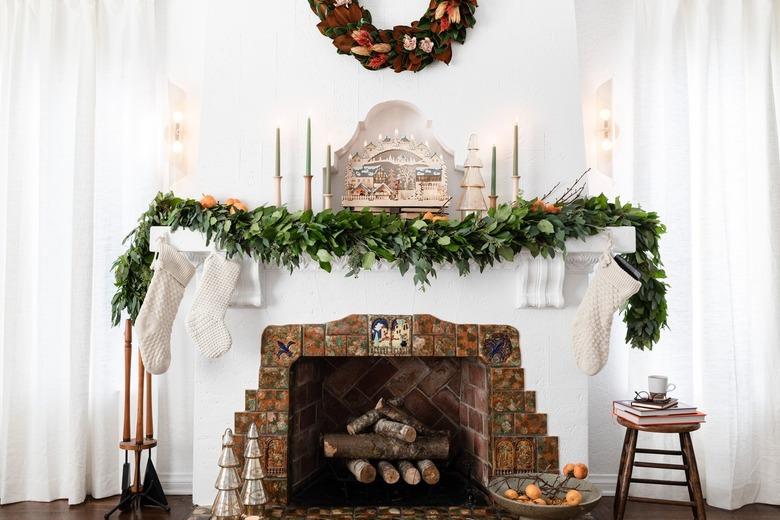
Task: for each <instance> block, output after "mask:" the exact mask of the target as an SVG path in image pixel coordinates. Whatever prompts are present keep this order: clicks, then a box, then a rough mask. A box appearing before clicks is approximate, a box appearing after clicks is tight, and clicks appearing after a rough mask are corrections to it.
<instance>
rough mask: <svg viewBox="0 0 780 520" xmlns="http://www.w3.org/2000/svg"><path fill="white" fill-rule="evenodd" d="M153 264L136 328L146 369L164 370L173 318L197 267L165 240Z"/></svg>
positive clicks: (156, 372) (150, 371)
mask: <svg viewBox="0 0 780 520" xmlns="http://www.w3.org/2000/svg"><path fill="white" fill-rule="evenodd" d="M152 267H153V269H154V275H152V282H151V283H150V284H149V289H148V290H147V291H146V297H145V298H144V302H143V304H141V310H140V311H139V312H138V317H137V318H136V320H135V330H136V335H137V337H138V348H139V350H140V351H141V359H143V361H144V367H145V368H146V371H147V372H149V373H150V374H162V373H164V372H165V371H167V370H168V366H169V365H170V364H171V327H172V326H173V319H174V318H175V317H176V312H177V311H178V310H179V303H181V298H182V296H183V295H184V288H185V287H187V283H189V281H190V278H192V275H193V273H195V267H194V266H193V265H192V264H191V263H189V262H188V261H187V258H186V257H185V256H184V255H183V254H181V253H180V252H178V251H177V250H176V249H175V248H173V247H172V246H170V245H168V244H167V243H165V242H163V241H161V242H160V256H159V257H158V258H157V260H155V262H154V264H153V266H152Z"/></svg>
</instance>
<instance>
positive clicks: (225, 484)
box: [211, 428, 242, 520]
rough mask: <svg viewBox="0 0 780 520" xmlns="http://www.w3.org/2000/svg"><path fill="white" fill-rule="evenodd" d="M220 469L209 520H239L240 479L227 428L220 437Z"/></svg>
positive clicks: (229, 431)
mask: <svg viewBox="0 0 780 520" xmlns="http://www.w3.org/2000/svg"><path fill="white" fill-rule="evenodd" d="M217 464H218V465H219V467H220V470H219V475H218V476H217V482H216V483H215V484H214V487H215V488H217V496H216V497H215V498H214V505H212V507H211V520H240V518H241V513H242V511H241V509H242V508H241V499H240V497H239V494H238V490H239V488H240V487H241V479H240V478H239V476H238V470H237V469H236V468H238V466H239V464H238V458H236V454H235V453H234V452H233V431H232V430H231V429H230V428H228V429H227V430H225V433H224V434H223V435H222V453H221V454H220V455H219V462H218V463H217Z"/></svg>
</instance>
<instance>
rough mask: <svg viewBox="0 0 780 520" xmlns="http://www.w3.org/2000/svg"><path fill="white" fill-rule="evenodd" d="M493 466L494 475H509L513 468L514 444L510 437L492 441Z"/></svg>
mask: <svg viewBox="0 0 780 520" xmlns="http://www.w3.org/2000/svg"><path fill="white" fill-rule="evenodd" d="M493 468H494V471H495V474H496V475H509V474H510V473H512V472H513V471H514V470H515V444H514V442H513V441H512V439H508V438H507V439H504V438H500V439H496V440H495V441H494V442H493Z"/></svg>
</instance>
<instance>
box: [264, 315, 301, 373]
mask: <svg viewBox="0 0 780 520" xmlns="http://www.w3.org/2000/svg"><path fill="white" fill-rule="evenodd" d="M302 331H303V327H302V326H301V325H282V326H276V325H271V326H268V327H266V328H265V330H264V331H263V339H262V342H263V343H262V359H263V364H262V366H263V367H289V366H291V365H292V364H293V363H294V362H295V360H296V359H298V357H300V355H301V347H302Z"/></svg>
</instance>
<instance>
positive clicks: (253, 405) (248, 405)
mask: <svg viewBox="0 0 780 520" xmlns="http://www.w3.org/2000/svg"><path fill="white" fill-rule="evenodd" d="M256 410H257V390H254V389H250V390H244V411H245V412H254V411H256Z"/></svg>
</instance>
